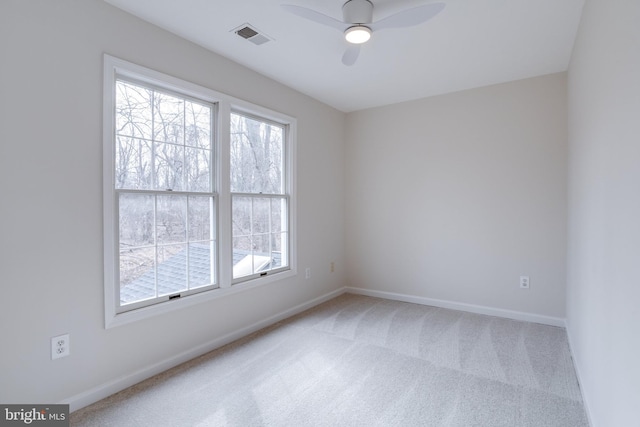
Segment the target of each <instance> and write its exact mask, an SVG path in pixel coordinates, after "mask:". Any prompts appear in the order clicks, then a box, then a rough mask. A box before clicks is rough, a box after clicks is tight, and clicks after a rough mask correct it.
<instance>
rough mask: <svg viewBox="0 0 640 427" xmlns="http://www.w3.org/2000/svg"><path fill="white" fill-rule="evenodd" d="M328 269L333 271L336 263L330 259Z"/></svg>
mask: <svg viewBox="0 0 640 427" xmlns="http://www.w3.org/2000/svg"><path fill="white" fill-rule="evenodd" d="M329 270H330V271H331V272H332V273H333V272H334V271H336V263H335V262H333V261H331V264H329Z"/></svg>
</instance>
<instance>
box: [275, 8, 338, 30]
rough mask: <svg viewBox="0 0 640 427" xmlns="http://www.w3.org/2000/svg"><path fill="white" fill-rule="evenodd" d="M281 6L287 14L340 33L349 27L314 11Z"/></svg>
mask: <svg viewBox="0 0 640 427" xmlns="http://www.w3.org/2000/svg"><path fill="white" fill-rule="evenodd" d="M280 6H281V7H282V8H283V9H284V10H286V11H287V12H289V13H292V14H294V15H296V16H299V17H301V18H305V19H308V20H309V21H313V22H316V23H318V24H322V25H326V26H328V27H332V28H335V29H337V30H340V31H344V30H345V29H346V27H347V25H346V24H345V23H344V22H342V21H338V20H337V19H335V18H332V17H330V16H327V15H325V14H323V13H320V12H316V11H315V10H313V9H307V8H306V7H302V6H295V5H293V4H282V5H280Z"/></svg>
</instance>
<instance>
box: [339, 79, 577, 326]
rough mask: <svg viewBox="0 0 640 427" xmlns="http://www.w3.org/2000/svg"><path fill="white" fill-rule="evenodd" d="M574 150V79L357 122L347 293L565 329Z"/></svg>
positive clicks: (523, 84) (351, 148)
mask: <svg viewBox="0 0 640 427" xmlns="http://www.w3.org/2000/svg"><path fill="white" fill-rule="evenodd" d="M566 139H567V135H566V76H565V74H564V73H561V74H553V75H549V76H544V77H537V78H533V79H527V80H522V81H517V82H512V83H506V84H501V85H496V86H490V87H485V88H480V89H474V90H468V91H463V92H458V93H453V94H449V95H443V96H437V97H432V98H427V99H422V100H418V101H413V102H406V103H401V104H395V105H390V106H386V107H380V108H374V109H370V110H363V111H359V112H355V113H350V114H349V115H348V116H347V138H346V140H347V154H346V158H347V162H346V163H347V165H348V168H347V171H346V187H347V199H346V200H347V201H346V210H347V240H346V247H347V264H348V266H349V270H348V281H349V284H350V285H351V286H355V287H364V288H368V289H374V290H379V291H386V292H395V293H401V294H408V295H413V296H419V297H425V298H434V299H439V300H446V301H453V302H458V303H466V304H474V305H480V306H487V307H493V308H500V309H507V310H515V311H520V312H527V313H536V314H540V315H546V316H556V317H564V308H565V251H566V240H565V236H566V161H567V146H566ZM521 275H528V276H529V277H530V280H531V288H530V289H529V290H522V289H520V288H519V277H520V276H521Z"/></svg>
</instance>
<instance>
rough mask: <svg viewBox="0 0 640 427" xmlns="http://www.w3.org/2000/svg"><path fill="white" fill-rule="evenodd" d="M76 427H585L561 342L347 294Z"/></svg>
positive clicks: (562, 338) (553, 336)
mask: <svg viewBox="0 0 640 427" xmlns="http://www.w3.org/2000/svg"><path fill="white" fill-rule="evenodd" d="M71 425H72V426H120V427H121V426H172V427H174V426H263V425H264V426H434V427H435V426H443V427H444V426H456V427H457V426H460V427H463V426H464V427H470V426H483V427H492V426H505V427H518V426H522V427H524V426H527V427H528V426H531V427H534V426H535V427H545V426H558V427H588V426H589V424H588V421H587V418H586V414H585V411H584V407H583V404H582V398H581V394H580V389H579V386H578V381H577V378H576V374H575V369H574V366H573V362H572V359H571V355H570V351H569V345H568V342H567V336H566V333H565V330H564V329H562V328H558V327H553V326H546V325H540V324H536V323H527V322H520V321H515V320H509V319H503V318H498V317H492V316H484V315H478V314H471V313H467V312H462V311H455V310H448V309H443V308H436V307H431V306H424V305H418V304H411V303H405V302H398V301H389V300H384V299H379V298H372V297H366V296H359V295H352V294H344V295H342V296H340V297H338V298H335V299H333V300H331V301H328V302H326V303H324V304H321V305H319V306H317V307H314V308H312V309H310V310H307V311H305V312H304V313H301V314H299V315H296V316H294V317H292V318H289V319H287V320H284V321H282V322H279V323H278V324H276V325H273V326H271V327H268V328H266V329H263V330H261V331H259V332H256V333H254V334H252V335H250V336H248V337H246V338H243V339H241V340H238V341H236V342H234V343H231V344H229V345H226V346H224V347H221V348H219V349H217V350H215V351H212V352H210V353H207V354H205V355H203V356H201V357H198V358H196V359H194V360H192V361H190V362H187V363H185V364H183V365H180V366H178V367H176V368H173V369H171V370H168V371H166V372H164V373H162V374H160V375H157V376H155V377H153V378H150V379H148V380H146V381H143V382H141V383H139V384H137V385H135V386H133V387H130V388H128V389H126V390H123V391H122V392H120V393H117V394H115V395H113V396H110V397H108V398H107V399H104V400H102V401H100V402H97V403H95V404H93V405H90V406H88V407H86V408H83V409H81V410H79V411H76V412H74V413H73V414H72V415H71Z"/></svg>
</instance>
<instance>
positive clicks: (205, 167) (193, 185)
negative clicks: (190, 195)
mask: <svg viewBox="0 0 640 427" xmlns="http://www.w3.org/2000/svg"><path fill="white" fill-rule="evenodd" d="M185 153H186V157H185V160H186V165H185V166H186V173H187V186H188V190H189V191H203V192H208V191H211V169H210V164H211V151H209V150H201V149H199V148H190V147H187V148H186V150H185Z"/></svg>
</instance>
